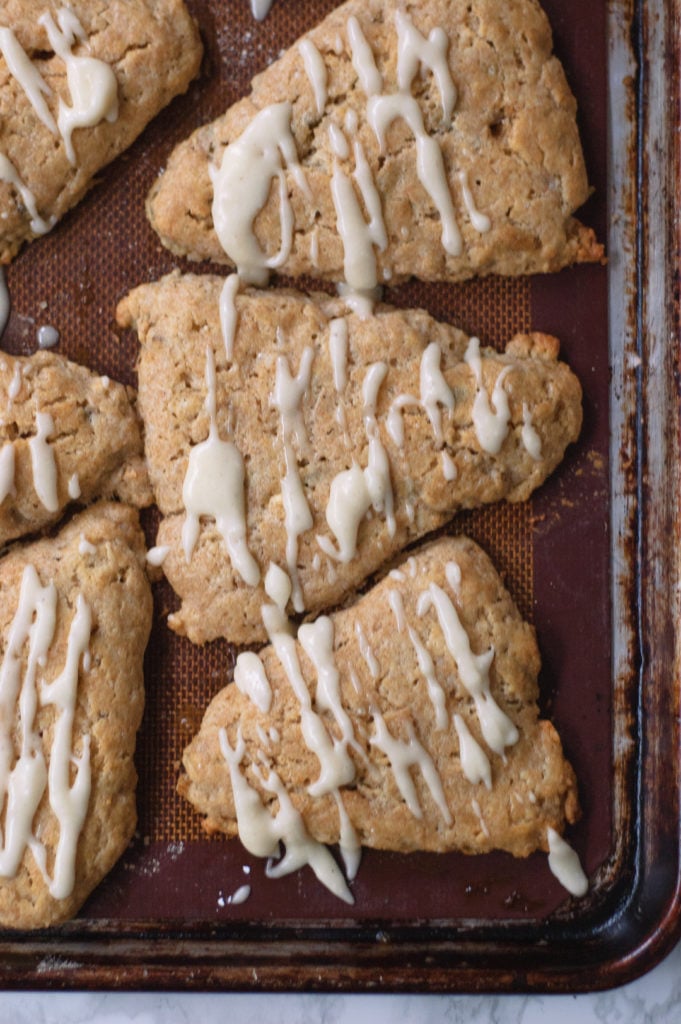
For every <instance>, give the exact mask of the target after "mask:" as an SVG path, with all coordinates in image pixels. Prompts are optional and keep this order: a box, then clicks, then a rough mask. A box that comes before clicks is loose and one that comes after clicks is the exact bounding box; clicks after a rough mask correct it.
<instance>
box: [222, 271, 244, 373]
mask: <svg viewBox="0 0 681 1024" xmlns="http://www.w3.org/2000/svg"><path fill="white" fill-rule="evenodd" d="M240 287H241V278H240V277H239V275H238V274H229V275H228V276H227V277H226V278H225V282H224V284H223V286H222V288H221V289H220V299H219V311H220V330H221V332H222V340H223V342H224V345H225V358H226V359H227V362H228V363H231V362H232V360H233V358H234V340H235V338H236V329H237V323H238V320H239V314H238V313H237V311H236V297H237V295H238V293H239V289H240Z"/></svg>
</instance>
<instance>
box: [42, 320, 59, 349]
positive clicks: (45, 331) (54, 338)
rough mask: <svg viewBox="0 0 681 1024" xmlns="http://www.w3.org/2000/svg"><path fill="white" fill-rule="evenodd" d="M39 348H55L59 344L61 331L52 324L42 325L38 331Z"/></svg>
mask: <svg viewBox="0 0 681 1024" xmlns="http://www.w3.org/2000/svg"><path fill="white" fill-rule="evenodd" d="M37 339H38V348H54V346H55V345H56V344H58V342H59V331H58V330H57V328H56V327H53V326H52V325H51V324H42V325H41V326H40V327H39V328H38V331H37Z"/></svg>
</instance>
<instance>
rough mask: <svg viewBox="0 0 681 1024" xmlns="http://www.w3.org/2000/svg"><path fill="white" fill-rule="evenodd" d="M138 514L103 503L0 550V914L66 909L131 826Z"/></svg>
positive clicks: (42, 918)
mask: <svg viewBox="0 0 681 1024" xmlns="http://www.w3.org/2000/svg"><path fill="white" fill-rule="evenodd" d="M144 554H145V548H144V537H143V534H142V532H141V530H140V527H139V523H138V520H137V513H136V512H135V511H134V510H133V509H131V508H129V507H125V506H123V505H118V504H111V503H105V504H100V505H96V506H93V507H92V508H91V509H88V510H87V511H85V512H83V513H82V514H81V515H79V516H76V517H75V518H74V519H73V520H72V521H71V522H70V523H69V524H68V525H67V526H65V527H64V529H63V530H62V531H61V532H60V533H59V534H58V535H56V536H55V537H52V538H49V539H45V540H41V541H37V542H36V543H34V544H30V545H26V546H23V547H21V546H18V547H15V548H14V549H13V550H12V551H11V552H10V553H9V554H7V555H6V556H5V557H4V558H3V559H2V560H0V651H1V652H2V662H1V664H0V702H1V704H2V716H1V718H0V733H1V735H2V740H1V742H0V751H1V754H0V791H1V792H2V798H1V801H0V815H1V816H0V825H1V830H0V924H1V925H2V926H3V927H6V928H42V927H45V926H47V925H50V924H54V923H56V922H59V921H63V920H65V919H66V918H69V917H71V916H73V914H75V913H76V911H77V910H78V908H79V907H80V906H81V904H82V903H83V901H84V900H85V898H86V897H87V896H88V894H89V893H90V892H91V891H92V889H93V888H94V887H95V886H96V885H97V884H98V883H99V882H100V881H101V879H102V878H103V877H104V876H105V875H106V874H107V872H108V871H109V870H110V869H111V868H112V867H113V865H114V863H115V862H116V860H117V859H118V857H119V856H120V855H121V853H122V852H123V851H124V850H125V848H126V846H127V844H128V843H129V841H130V839H131V837H132V834H133V831H134V828H135V823H136V810H135V787H136V783H137V776H136V772H135V767H134V763H133V754H134V749H135V736H136V732H137V729H138V727H139V724H140V721H141V718H142V710H143V705H144V683H143V667H142V661H143V655H144V650H145V646H146V643H147V638H148V635H149V630H150V627H151V614H152V601H151V592H150V587H149V583H148V581H147V578H146V575H145V573H144V568H143V565H144Z"/></svg>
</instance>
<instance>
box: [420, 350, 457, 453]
mask: <svg viewBox="0 0 681 1024" xmlns="http://www.w3.org/2000/svg"><path fill="white" fill-rule="evenodd" d="M441 359H442V349H441V348H440V346H439V345H438V343H437V342H436V341H432V342H431V343H430V345H428V346H427V347H426V349H425V351H424V353H423V355H422V356H421V365H420V387H421V404H422V406H423V408H424V409H425V411H426V415H427V417H428V419H429V420H430V425H431V427H432V428H433V437H434V438H435V443H436V444H437V445H438V446H439V445H441V444H443V440H444V439H443V436H442V414H441V412H440V406H444V408H445V409H447V411H448V412H452V410H453V409H454V395H453V393H452V389H451V388H450V386H449V384H448V383H447V381H446V380H445V378H444V375H443V373H442V370H441V369H440V361H441Z"/></svg>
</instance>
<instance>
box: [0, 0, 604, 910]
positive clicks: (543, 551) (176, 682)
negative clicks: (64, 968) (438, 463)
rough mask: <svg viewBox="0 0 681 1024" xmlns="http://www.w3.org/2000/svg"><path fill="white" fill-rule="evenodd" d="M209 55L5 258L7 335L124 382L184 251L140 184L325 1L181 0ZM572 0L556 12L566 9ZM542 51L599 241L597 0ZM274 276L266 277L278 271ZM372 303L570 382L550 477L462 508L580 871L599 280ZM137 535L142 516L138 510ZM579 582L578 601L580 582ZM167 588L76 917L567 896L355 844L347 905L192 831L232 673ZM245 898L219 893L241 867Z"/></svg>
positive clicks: (594, 600)
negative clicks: (120, 838)
mask: <svg viewBox="0 0 681 1024" xmlns="http://www.w3.org/2000/svg"><path fill="white" fill-rule="evenodd" d="M188 6H189V7H190V8H191V10H192V12H193V13H194V14H195V16H196V17H197V19H198V21H199V24H200V26H201V30H202V35H203V39H204V43H205V46H206V55H205V59H204V65H203V70H202V74H201V77H200V79H199V80H198V81H197V82H195V83H194V84H193V85H192V86H191V88H190V90H189V92H188V94H187V95H186V96H184V97H181V98H179V99H178V100H176V101H175V102H174V103H173V104H172V105H171V107H170V108H169V109H168V110H167V111H165V112H164V113H163V114H162V115H161V116H160V117H159V118H157V119H156V121H155V122H154V123H153V124H152V125H150V126H149V128H148V129H147V131H146V132H145V133H144V135H143V136H142V137H141V138H140V139H139V140H138V142H137V143H136V144H135V145H134V146H133V147H132V148H131V149H130V150H129V151H128V153H126V154H125V155H124V156H123V157H121V158H120V159H119V160H118V161H117V162H116V163H115V164H114V165H112V166H111V167H109V168H108V169H107V170H106V171H104V172H103V173H102V175H101V180H100V182H99V183H98V185H97V186H96V187H95V188H94V189H93V191H92V192H91V193H90V194H89V196H88V197H87V198H86V200H85V201H84V202H83V203H82V204H81V206H80V207H79V208H78V209H77V210H75V211H73V212H72V213H71V214H70V215H69V216H67V217H66V218H65V220H64V221H63V222H62V223H61V224H60V225H59V226H58V227H57V228H56V229H55V230H54V231H53V232H52V233H51V234H50V235H49V236H47V237H45V238H44V239H41V240H40V241H39V242H37V243H35V244H34V245H32V246H31V247H29V248H28V249H26V250H25V251H24V252H23V253H22V255H21V256H20V257H19V258H18V259H17V260H16V262H15V263H14V265H13V266H12V267H11V268H10V270H9V272H8V283H9V287H10V292H11V297H12V316H11V320H10V324H9V328H8V330H7V333H6V335H5V336H4V338H3V345H4V347H6V348H7V349H8V350H10V351H13V352H21V353H28V352H31V351H34V350H35V348H36V331H37V328H38V327H39V326H40V325H41V324H47V323H49V324H52V325H54V326H55V327H57V328H58V330H59V333H60V344H59V351H61V352H63V353H64V354H66V355H68V356H70V357H71V358H74V359H76V360H78V361H81V362H84V363H86V364H88V365H90V366H92V367H94V368H95V369H96V370H98V371H99V372H102V373H107V374H109V375H110V376H111V377H114V378H116V379H119V380H123V381H125V382H127V383H129V384H131V385H133V386H134V384H135V358H136V341H135V338H134V336H133V335H132V334H119V333H118V332H117V331H116V329H115V325H114V310H115V307H116V304H117V302H118V301H119V299H120V298H121V297H122V296H123V295H124V294H125V293H126V291H127V290H128V289H130V288H131V287H134V286H135V285H136V284H138V283H141V282H143V281H149V280H153V279H155V278H158V277H159V276H161V275H162V274H164V273H166V272H167V271H169V270H170V269H172V268H173V267H175V266H180V267H182V268H183V269H192V270H197V269H198V270H207V269H208V268H207V267H204V266H199V267H198V268H197V267H196V265H193V266H192V267H191V268H189V267H188V265H186V264H183V263H182V262H181V261H178V260H177V259H176V258H174V257H172V256H171V255H170V254H169V253H167V252H166V251H164V250H163V249H162V247H161V246H160V244H159V242H158V240H157V239H156V236H155V235H154V233H153V232H152V230H151V228H150V227H149V225H148V223H147V221H146V218H145V215H144V199H145V196H146V194H147V191H148V189H149V187H150V186H151V184H152V182H153V180H154V178H155V176H156V174H157V173H158V171H159V170H160V169H161V168H162V167H163V165H164V163H165V160H166V158H167V156H168V154H169V152H170V150H171V149H172V147H173V145H174V144H175V143H176V142H178V141H180V140H181V139H182V138H184V137H185V136H186V135H188V134H189V132H190V131H191V130H193V128H194V127H196V126H198V125H199V124H201V123H203V122H205V121H206V120H208V119H210V118H212V117H214V116H216V115H217V114H219V113H220V112H221V111H222V110H224V109H225V107H226V106H227V105H228V104H230V103H231V102H233V101H235V100H236V99H238V98H239V97H240V96H241V95H243V94H244V93H245V92H246V91H247V89H248V82H249V80H250V78H251V76H252V75H253V74H254V73H256V72H257V71H258V70H260V69H262V68H263V67H264V66H266V65H267V63H268V62H269V61H270V60H271V59H273V58H274V57H276V56H277V55H278V54H279V52H280V51H281V50H282V49H283V48H285V47H286V46H288V45H290V44H291V43H292V42H293V41H294V40H295V39H296V38H297V36H298V34H299V33H300V32H301V31H304V30H305V29H306V28H309V27H311V26H312V25H313V24H314V23H315V22H316V21H317V20H319V19H320V18H321V17H322V16H323V15H324V14H325V13H326V12H327V11H328V10H330V9H331V8H332V7H333V6H335V5H334V3H333V0H321V2H319V0H303V2H300V0H276V2H275V4H274V6H273V8H272V11H271V13H270V15H269V16H268V18H267V19H266V20H265V22H263V23H260V24H259V23H256V22H255V21H254V20H253V19H252V17H251V14H250V11H249V8H248V3H247V0H238V2H237V0H230V2H228V3H224V2H221V0H205V2H200V0H194V2H190V3H189V5H188ZM568 6H569V9H568ZM545 7H546V9H547V11H548V13H549V17H550V19H551V21H552V23H553V26H554V30H555V33H556V48H557V52H558V54H559V56H560V57H561V59H563V61H564V64H565V66H566V71H567V73H568V78H569V80H570V83H571V85H572V87H573V89H574V91H575V92H576V94H577V96H578V100H579V104H580V124H581V127H582V132H583V136H584V139H585V149H586V155H587V162H588V167H589V173H590V178H591V180H592V182H593V183H594V185H595V186H596V197H595V199H594V200H593V201H592V202H590V204H589V208H588V210H587V211H585V213H584V219H585V221H586V222H587V223H590V224H592V225H593V226H594V227H596V229H597V231H599V233H600V235H601V237H603V230H604V225H605V215H604V214H605V206H604V202H605V118H606V108H605V102H606V101H605V81H604V65H605V61H604V53H605V12H604V9H603V8H604V5H598V4H593V3H587V2H586V0H578V2H576V3H574V4H570V5H565V4H562V3H561V2H560V0H550V2H548V3H546V4H545ZM274 283H275V284H276V282H274ZM386 301H392V302H394V303H395V304H397V305H401V306H423V307H424V308H426V309H427V310H428V311H429V312H430V313H432V314H433V315H435V316H437V317H439V318H441V319H444V320H449V321H451V322H453V323H456V324H457V325H459V326H460V327H462V328H463V329H464V330H466V331H468V332H470V333H475V334H477V335H478V336H479V337H480V338H481V340H482V342H483V343H484V344H493V345H496V346H502V345H503V344H504V343H505V342H506V341H507V340H508V339H509V338H510V337H511V336H512V335H513V334H514V333H516V332H518V331H526V330H529V329H538V330H548V331H550V332H552V333H555V334H557V335H558V336H559V337H560V338H561V341H562V343H563V356H564V358H566V359H567V361H568V362H570V364H571V365H572V366H573V368H574V369H575V370H576V372H578V374H579V376H580V378H581V380H582V382H583V385H584V388H585V427H584V433H583V436H582V439H581V440H580V442H579V444H578V446H576V447H575V448H574V450H572V451H571V452H570V453H569V455H568V458H567V459H566V462H565V464H564V466H562V467H561V468H560V470H559V471H558V473H557V474H556V476H555V478H554V479H552V480H551V481H549V483H548V484H547V485H546V487H545V488H544V489H543V490H542V492H541V494H539V495H538V496H537V497H536V498H533V499H532V501H530V502H529V503H527V504H524V505H518V506H506V505H504V506H499V507H494V508H488V509H485V510H483V511H480V512H474V513H467V514H466V515H464V516H460V517H458V518H457V519H456V520H455V522H454V523H453V524H452V526H451V527H450V529H451V530H453V531H456V532H467V533H468V534H470V535H471V536H472V537H473V538H475V539H476V540H478V541H479V542H480V543H481V544H482V546H483V547H484V548H485V549H486V550H487V551H488V552H489V554H490V555H491V556H492V558H493V560H494V562H495V564H496V565H497V567H498V569H499V570H500V571H501V573H502V575H503V576H504V578H505V580H506V583H507V585H508V587H509V589H510V591H511V593H512V594H513V596H514V598H515V600H516V602H517V603H518V605H519V607H520V610H521V612H522V613H523V615H524V616H525V617H526V618H527V619H529V620H530V621H533V622H534V623H535V624H536V626H537V628H538V634H539V643H540V648H541V650H542V656H543V660H544V669H543V672H542V680H541V682H542V706H543V710H544V712H545V713H547V714H549V715H551V716H552V717H553V719H554V721H555V722H556V725H557V727H558V729H559V732H560V733H561V735H562V737H563V739H564V744H565V748H566V752H567V754H568V756H569V757H570V759H571V760H572V761H573V763H574V765H575V768H576V771H577V775H578V778H579V780H580V794H581V796H582V802H583V806H584V817H583V819H582V821H581V822H580V823H579V824H578V826H576V828H575V829H574V830H573V831H572V832H571V833H570V841H571V842H573V843H574V845H575V846H576V848H577V849H578V851H579V853H580V855H581V857H582V859H583V862H584V864H585V867H586V868H587V870H588V871H590V872H593V871H594V870H595V869H596V868H597V867H598V865H599V864H601V863H602V862H603V861H604V860H605V859H606V858H607V856H608V854H609V851H610V847H611V841H612V836H611V834H610V821H611V815H610V813H609V808H610V800H611V790H610V772H609V764H610V762H609V758H610V750H611V743H610V741H611V735H610V717H609V659H610V650H609V637H610V631H609V606H608V585H609V583H608V580H609V576H608V572H609V570H608V566H609V541H608V531H607V522H608V488H607V447H608V425H607V405H608V399H607V396H608V361H607V278H606V273H605V271H604V269H603V268H600V267H584V268H579V269H577V270H570V271H566V272H564V273H562V274H559V275H556V276H555V277H554V278H551V279H542V278H538V279H535V280H533V281H529V280H526V279H517V280H501V279H497V278H489V279H486V280H482V281H473V282H470V283H467V284H465V285H457V286H449V285H447V286H445V285H443V286H425V285H419V284H418V283H411V284H408V285H405V286H404V287H402V288H400V289H397V290H395V291H393V292H390V293H389V294H388V293H386ZM144 520H145V526H146V529H147V532H148V539H149V542H150V543H153V538H154V532H155V524H156V521H157V520H156V515H155V513H154V512H153V511H152V512H150V513H148V514H145V517H144ZM585 580H588V581H589V588H588V593H589V599H588V601H587V602H586V603H585V600H584V595H585V589H584V581H585ZM174 600H175V599H174V597H173V595H172V593H171V592H170V590H169V588H168V587H167V586H166V585H165V584H163V583H161V584H158V585H157V586H156V587H155V604H156V617H155V625H154V631H153V635H152V639H151V643H150V646H149V650H148V654H147V659H146V682H147V708H146V713H145V719H144V723H143V726H142V730H141V733H140V737H139V744H138V757H137V761H138V768H139V775H140V787H139V830H138V837H137V839H136V841H135V843H134V844H133V846H132V848H131V849H130V851H129V853H128V854H127V855H126V856H125V857H124V858H123V860H122V861H121V863H120V864H119V865H118V867H117V868H116V869H115V871H114V872H113V873H112V875H111V876H110V878H109V879H108V880H106V881H105V882H104V883H103V884H102V886H101V887H100V889H99V890H98V891H97V892H96V893H95V894H94V895H93V897H92V898H91V899H90V901H89V902H88V904H87V905H86V906H85V907H84V908H83V911H82V913H81V918H83V919H84V920H87V919H91V920H108V921H113V922H114V923H115V921H116V920H123V919H131V918H135V919H138V920H139V919H142V920H144V919H149V920H151V921H156V922H157V921H164V920H168V921H170V920H171V919H172V920H176V921H177V920H180V921H182V920H185V921H188V920H193V921H206V922H209V923H211V922H215V921H224V920H226V919H227V918H229V919H230V920H236V921H239V920H242V921H267V920H272V919H278V920H287V919H299V918H301V917H304V918H306V919H316V918H324V919H325V920H333V919H338V920H348V919H350V918H356V919H374V918H375V919H381V918H382V917H385V916H386V915H387V916H389V917H390V918H391V919H393V920H398V921H408V922H412V921H415V920H428V919H432V920H435V919H442V918H446V919H448V920H450V921H453V922H456V921H459V920H467V919H470V918H475V919H479V920H489V921H493V922H503V921H505V920H510V919H513V918H518V917H521V918H528V919H529V920H531V921H535V920H541V919H542V918H544V917H545V916H546V915H547V914H548V913H550V912H552V911H554V910H555V909H556V908H557V907H560V906H561V905H563V904H564V903H565V902H566V894H565V892H564V890H562V889H561V887H560V886H559V885H558V883H557V882H556V881H555V879H553V877H552V876H551V874H550V872H549V870H548V866H547V864H546V858H545V857H544V856H542V855H537V856H535V857H532V858H530V859H529V860H528V861H526V862H522V863H516V862H514V861H512V859H511V858H509V857H507V856H505V855H501V854H500V855H491V856H488V857H481V858H475V859H472V858H465V857H462V856H456V855H447V856H439V857H438V856H434V855H428V856H427V855H423V856H421V855H412V856H410V857H405V856H398V855H393V854H379V853H374V852H371V853H367V854H365V856H364V860H363V863H362V866H361V867H360V871H359V875H358V878H357V881H356V883H355V885H354V889H353V891H354V893H355V896H356V900H357V902H356V905H355V907H354V908H351V909H348V908H346V907H345V906H343V905H341V904H339V903H338V901H336V900H334V899H333V897H331V896H330V895H329V894H328V893H326V892H325V891H323V890H321V887H320V886H319V885H318V884H317V883H316V881H315V879H314V878H313V877H312V875H311V874H310V872H301V873H298V874H297V875H295V876H292V877H291V878H286V879H283V880H281V881H278V882H276V883H275V882H272V881H269V880H267V879H266V878H265V877H264V873H263V865H262V864H258V863H255V862H254V860H253V858H250V857H248V856H247V855H246V854H245V853H244V851H243V849H242V848H241V846H240V845H239V844H238V843H237V842H226V841H224V840H220V839H215V840H208V839H205V838H204V837H203V835H202V830H201V827H200V822H199V820H198V818H197V817H196V815H195V813H194V812H193V810H192V809H191V807H189V806H188V805H186V804H184V803H183V801H182V800H180V798H179V797H178V796H177V794H176V792H175V784H176V780H177V772H178V767H179V761H180V757H181V753H182V749H183V747H184V746H185V744H186V743H187V742H188V741H189V739H190V738H191V736H192V735H193V732H194V731H195V729H196V728H197V727H198V724H199V722H200V718H201V714H202V712H203V709H204V708H205V706H206V705H207V703H208V701H209V700H210V698H211V696H212V695H213V694H214V693H215V692H216V691H217V690H218V689H220V688H221V687H222V686H223V685H225V684H226V683H227V682H228V681H229V680H230V679H231V673H232V668H233V661H234V652H233V651H232V650H230V648H229V647H228V645H227V644H224V643H221V642H216V643H214V644H210V645H207V646H206V647H204V648H201V649H199V648H197V647H193V646H192V645H191V644H189V642H188V641H186V640H183V639H180V638H178V637H175V636H174V635H172V634H171V633H170V631H169V630H168V629H167V627H166V624H165V617H166V614H167V612H168V610H169V609H171V608H172V607H174ZM244 867H246V868H248V872H249V873H248V878H249V880H250V882H251V885H252V890H253V891H252V895H251V897H250V899H249V900H247V901H246V903H244V904H241V905H230V904H229V902H228V899H227V897H228V895H229V893H231V892H233V891H234V890H235V889H236V888H237V887H238V886H239V885H240V884H241V883H242V882H243V881H244V879H245V875H244Z"/></svg>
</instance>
